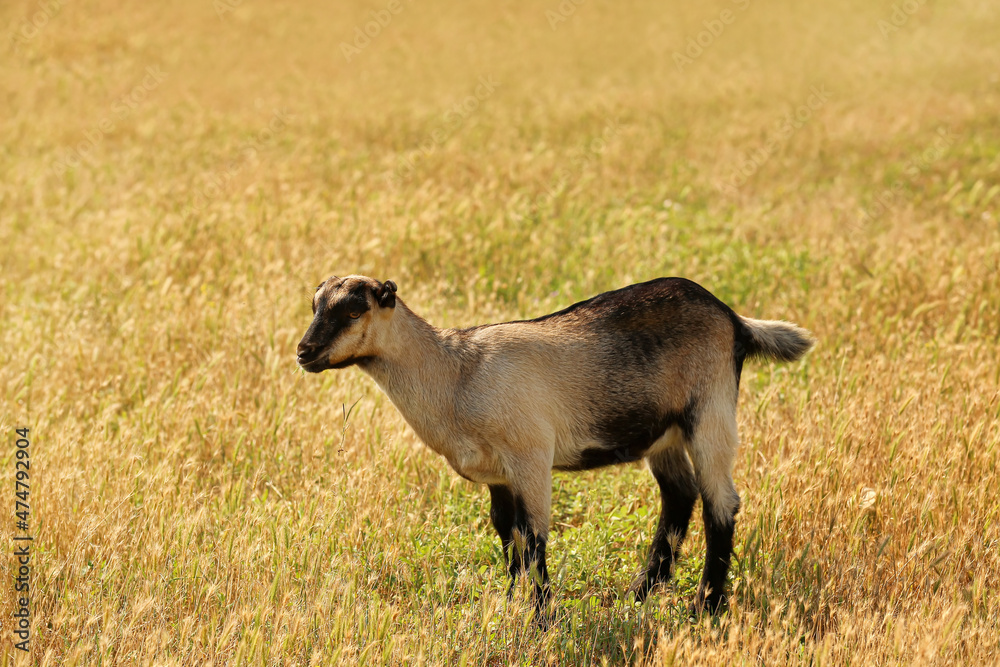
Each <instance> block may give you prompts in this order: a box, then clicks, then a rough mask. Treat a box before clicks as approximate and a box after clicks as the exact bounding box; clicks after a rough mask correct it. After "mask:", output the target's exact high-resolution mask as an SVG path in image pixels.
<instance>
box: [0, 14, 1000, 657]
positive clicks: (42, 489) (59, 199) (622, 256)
mask: <svg viewBox="0 0 1000 667" xmlns="http://www.w3.org/2000/svg"><path fill="white" fill-rule="evenodd" d="M226 2H227V0H216V2H215V4H214V5H213V3H212V2H209V1H208V0H203V1H201V2H189V1H181V2H172V3H138V2H132V3H117V2H107V1H95V2H89V3H82V2H80V3H77V2H66V1H63V2H61V4H60V2H59V1H58V0H53V2H46V0H31V1H23V0H15V1H12V2H7V3H4V4H3V7H2V9H0V19H2V21H3V24H4V25H5V26H6V27H7V33H5V34H7V35H9V36H10V40H9V41H8V42H7V43H5V44H4V46H3V47H2V48H3V49H4V56H3V60H2V64H0V91H2V94H3V96H4V111H5V113H4V114H3V116H2V118H0V145H2V146H3V150H2V151H0V171H2V174H3V178H2V180H0V281H2V283H0V284H2V291H3V296H2V301H0V309H2V316H3V319H2V329H0V343H2V345H0V354H2V356H3V362H2V364H0V388H2V392H0V406H2V407H0V426H2V429H0V430H2V433H3V446H2V447H0V469H2V470H3V473H2V479H3V480H4V481H3V484H2V491H0V504H2V507H3V508H4V510H3V512H4V514H3V516H4V519H3V522H2V528H0V536H3V539H2V543H3V549H4V552H5V553H7V554H8V557H7V558H4V559H0V563H2V568H0V580H2V582H3V584H2V587H3V589H2V590H3V593H2V595H0V601H2V602H0V616H2V617H3V618H4V619H6V620H4V622H3V625H2V626H0V627H2V631H3V638H2V639H0V647H2V648H0V651H2V652H0V665H3V666H4V667H6V666H7V665H15V664H16V665H20V664H29V662H30V664H39V665H67V666H69V665H91V664H93V665H113V664H121V665H133V664H135V665H147V664H148V665H154V664H155V665H175V664H177V665H180V664H184V665H195V664H198V665H201V664H216V665H222V664H265V665H278V664H289V665H292V664H294V665H307V664H323V665H327V664H329V665H334V664H351V663H359V664H383V663H384V664H488V665H501V664H520V665H529V664H530V665H538V664H601V663H604V662H607V663H615V664H620V663H642V664H651V665H660V664H675V663H676V664H727V663H740V664H763V665H777V664H817V665H818V664H847V663H850V664H873V665H874V664H878V665H897V664H996V662H997V661H998V660H1000V654H998V650H1000V627H998V620H997V619H998V618H1000V602H998V597H997V596H996V594H995V593H994V592H993V590H994V589H995V588H996V584H997V581H998V580H1000V555H998V547H1000V510H998V507H1000V503H998V500H1000V492H998V490H997V488H998V487H997V472H996V470H997V463H998V456H1000V426H998V417H1000V395H998V384H1000V358H998V357H1000V354H998V347H1000V346H998V340H1000V278H998V274H1000V271H998V263H1000V223H998V217H1000V216H998V208H1000V207H998V203H1000V195H998V192H1000V158H998V153H1000V123H998V118H1000V93H998V83H1000V75H998V74H997V73H998V72H1000V42H998V41H997V40H996V35H997V34H1000V17H998V14H997V12H996V9H995V6H994V5H993V3H992V2H989V1H988V0H958V1H957V2H954V3H944V2H938V1H936V0H927V1H926V2H924V3H921V4H919V5H917V4H915V3H914V4H912V5H907V6H908V7H911V8H915V11H913V12H912V15H909V14H903V15H900V16H903V17H905V18H906V21H905V22H904V23H903V25H902V26H901V27H900V29H899V30H898V31H894V32H891V33H890V34H889V35H887V36H883V34H882V31H881V30H880V27H879V21H889V20H891V19H892V15H893V11H894V10H893V4H892V3H891V2H888V0H886V1H884V2H878V3H874V4H872V3H862V2H858V1H856V0H835V1H834V2H828V3H820V4H816V3H793V2H790V1H789V0H777V1H776V2H773V3H770V4H765V3H763V2H759V1H758V0H752V2H749V3H746V2H739V3H737V2H729V1H728V0H727V1H726V2H711V3H709V4H703V5H696V4H691V3H670V5H669V6H664V5H663V4H661V3H654V2H636V1H634V0H633V1H628V2H624V3H616V4H611V3H599V2H596V0H591V1H589V2H584V3H582V4H580V5H579V6H578V7H576V9H575V11H574V12H573V13H572V14H569V16H568V17H566V20H565V21H563V22H559V23H557V24H555V29H554V30H553V29H552V28H551V27H550V18H551V16H548V17H547V15H546V12H547V11H550V12H559V11H560V10H559V7H560V4H559V3H558V2H557V1H556V0H552V1H551V2H547V3H541V4H537V5H530V6H526V5H525V3H515V2H510V1H509V0H501V1H499V2H497V1H493V2H485V1H482V0H475V1H473V2H469V3H464V4H462V5H461V6H453V4H452V3H443V2H434V1H432V0H419V1H417V2H409V1H407V0H403V4H402V5H401V6H402V8H403V9H402V11H401V12H400V13H399V14H398V15H396V16H394V17H393V19H392V22H391V23H390V24H389V25H388V26H386V27H385V28H384V29H383V30H382V32H381V34H379V35H378V36H377V37H376V38H374V39H372V40H371V43H370V44H368V45H367V46H366V47H365V48H364V49H362V50H361V51H360V53H357V54H353V57H352V58H351V60H350V62H348V61H347V59H346V58H345V56H344V54H343V53H342V49H341V47H340V43H341V42H342V41H349V40H351V39H352V32H353V30H354V29H355V27H357V26H363V24H364V22H365V21H366V20H368V19H369V18H370V15H369V12H371V11H375V10H380V9H383V8H384V7H386V6H387V4H388V3H385V2H380V1H376V2H372V3H370V4H364V3H349V4H350V6H344V3H340V4H339V5H338V6H336V7H334V6H332V5H329V4H327V3H313V2H301V3H266V2H263V1H262V0H242V2H236V1H235V0H233V1H232V2H229V3H228V4H225V3H226ZM898 5H899V6H900V7H902V6H903V3H898ZM573 6H575V5H570V4H568V3H565V2H564V3H563V5H562V7H563V10H567V9H568V8H570V7H573ZM724 9H728V10H729V11H731V12H733V13H732V15H731V17H732V18H733V20H732V22H731V23H730V24H729V25H726V26H725V28H724V30H723V31H722V33H721V34H720V35H718V36H717V37H714V39H713V40H712V41H711V43H710V44H709V45H708V46H707V47H705V48H704V51H703V53H702V54H701V55H700V56H699V57H697V58H694V59H693V60H692V62H691V63H689V64H687V65H686V66H685V67H683V68H680V67H678V66H677V65H676V63H675V59H674V53H675V52H678V51H682V50H683V49H684V48H685V44H686V42H687V40H688V38H695V37H696V36H697V34H698V32H699V31H701V30H704V29H705V27H704V24H703V22H705V21H712V20H713V19H715V18H717V17H719V16H720V13H721V12H722V11H723V10H724ZM230 10H231V11H230ZM897 18H898V17H897ZM26 20H27V21H29V22H30V21H36V22H38V23H44V25H42V26H41V27H40V28H38V29H37V30H32V29H31V27H32V26H30V25H28V27H26V25H27V24H25V21H26ZM883 28H884V25H883ZM29 33H30V36H26V35H28V34H29ZM703 39H704V38H703ZM706 41H707V40H706ZM149 68H152V69H149ZM481 79H483V80H486V81H490V82H492V83H491V84H490V86H491V87H492V88H493V90H492V92H488V93H486V92H484V91H485V88H483V89H481V90H480V93H481V94H482V96H483V99H482V100H481V101H479V102H477V103H476V104H475V105H473V104H472V103H471V102H469V103H468V105H467V107H466V109H468V111H463V112H462V113H460V114H457V115H456V114H450V115H449V111H450V110H452V109H453V108H454V106H455V105H456V104H461V103H462V102H463V100H465V99H466V98H467V97H468V96H469V95H473V94H475V91H476V87H477V86H478V85H480V81H481ZM811 90H820V91H823V95H824V97H825V98H826V100H825V101H822V102H819V103H816V104H814V106H815V107H816V108H815V109H813V110H810V111H809V114H808V115H809V118H808V119H807V120H806V121H805V122H804V123H803V124H802V126H801V127H799V128H797V129H794V131H791V132H790V133H789V132H787V131H786V130H785V129H783V128H782V119H783V118H784V117H785V115H786V114H788V113H789V112H793V113H794V111H795V109H796V108H798V107H799V106H800V105H803V104H807V102H808V101H809V97H810V95H811V94H813V93H812V92H811ZM813 101H814V103H815V102H816V100H813ZM472 106H476V108H475V109H472V108H471V107H472ZM88 137H90V138H88ZM422 146H423V147H424V148H426V150H422V149H421V147H422ZM81 152H82V153H83V154H82V155H81ZM748 154H749V155H756V156H757V157H758V161H759V162H760V163H761V164H760V165H759V166H758V165H748V166H747V167H746V172H747V174H749V175H747V174H744V176H743V177H740V176H739V175H738V170H739V169H741V167H742V165H743V164H744V163H745V161H746V159H747V158H746V156H747V155H748ZM67 161H70V162H72V163H74V164H75V166H69V167H65V166H63V165H64V164H65V163H66V162H67ZM751 171H752V172H753V173H752V174H750V172H751ZM734 178H735V180H734ZM737 181H738V182H739V183H740V184H739V187H735V186H734V185H735V183H736V182H737ZM880 197H882V199H883V203H882V204H879V203H878V201H879V198H880ZM865 211H868V213H869V214H867V215H866V214H865ZM347 272H360V273H368V274H372V275H375V276H378V277H380V278H391V279H393V280H395V281H396V282H397V283H398V284H399V294H400V296H401V297H402V298H403V299H404V300H406V302H407V303H408V304H410V305H411V306H412V307H413V308H415V309H416V310H417V312H420V313H421V314H423V315H424V316H426V317H427V318H429V319H430V320H431V321H433V322H435V323H436V324H439V325H444V326H458V325H470V324H474V323H479V322H483V321H489V320H496V319H506V318H516V317H524V316H535V315H540V314H544V313H546V312H550V311H551V310H553V309H556V308H558V307H561V306H565V305H567V304H569V303H571V302H573V301H575V300H578V299H580V298H584V297H587V296H590V295H592V294H594V293H597V292H599V291H603V290H606V289H611V288H615V287H619V286H622V285H624V284H627V283H630V282H634V281H639V280H643V279H648V278H651V277H654V276H659V275H682V276H686V277H689V278H691V279H694V280H696V281H698V282H700V283H702V284H703V285H705V286H706V287H708V288H709V289H710V290H712V291H713V292H715V293H716V294H717V295H718V296H720V298H722V299H724V300H725V301H727V302H728V303H730V305H732V306H733V307H734V308H735V309H736V310H737V311H738V312H740V313H743V314H746V315H750V316H755V317H767V318H785V319H790V320H793V321H796V322H798V323H800V324H802V325H803V326H806V327H808V328H810V329H811V330H812V331H813V332H814V333H815V334H816V335H817V337H818V338H819V341H820V342H819V345H818V347H817V349H816V350H815V351H814V352H813V353H812V354H811V355H810V356H809V357H808V358H807V359H806V360H805V361H804V362H802V363H800V364H796V365H791V366H768V365H756V366H750V367H748V368H747V370H746V372H745V376H744V384H743V391H742V397H741V411H740V426H741V433H742V439H743V445H742V449H741V454H740V458H739V460H738V462H737V465H736V470H735V476H736V480H737V486H738V488H739V489H740V491H741V493H742V496H743V509H742V512H741V514H740V516H739V523H738V529H737V530H738V532H737V545H736V562H735V564H734V568H733V573H732V575H731V586H732V591H733V604H732V608H731V610H730V611H729V613H728V614H726V615H724V616H723V617H721V618H719V619H715V620H712V619H700V620H692V619H689V618H688V617H687V615H686V613H685V605H686V603H687V601H689V600H690V598H691V596H692V594H693V591H694V587H695V585H696V581H697V576H698V571H699V567H700V561H701V558H702V557H703V556H702V554H703V550H704V540H703V535H702V531H701V526H700V522H699V521H695V522H694V523H693V530H692V533H691V536H690V539H689V541H688V543H687V545H686V547H685V550H684V554H685V555H684V557H683V559H682V561H681V563H680V565H679V568H678V579H677V581H676V583H675V584H674V585H672V586H671V587H670V588H668V589H667V590H664V591H663V592H661V593H660V594H659V595H658V596H655V597H654V598H653V599H652V600H651V601H650V602H648V603H647V604H646V605H645V606H643V607H633V606H629V605H627V604H625V603H624V601H622V600H621V596H622V594H623V591H624V589H625V587H626V585H627V583H628V582H629V581H630V578H631V575H632V574H633V573H634V572H635V571H636V569H637V568H638V566H639V564H640V562H641V559H642V558H643V555H644V552H645V549H646V546H647V544H648V541H649V539H650V537H651V534H652V530H653V526H654V522H655V513H656V510H657V507H658V498H657V492H656V489H655V484H654V483H653V481H652V479H651V478H650V476H649V474H648V472H646V471H645V470H643V469H642V468H639V467H627V468H618V469H613V470H604V471H595V472H591V473H586V474H582V475H575V476H573V475H565V474H560V475H558V476H557V478H556V483H555V489H556V490H555V497H554V513H553V536H552V542H551V547H550V552H551V554H552V564H551V569H552V571H553V573H554V585H555V591H556V601H557V613H558V614H559V616H560V619H559V621H558V623H557V624H556V627H555V628H554V629H553V630H552V631H550V632H548V633H546V634H540V633H539V632H537V631H536V630H534V628H533V627H532V626H531V625H530V624H528V623H527V622H526V618H527V609H528V605H526V604H525V601H526V600H525V593H526V591H525V590H524V589H522V590H521V591H520V592H519V594H518V596H516V599H515V601H514V602H513V603H509V604H508V603H507V602H506V601H505V599H504V597H503V590H504V587H505V583H504V575H503V569H502V566H501V565H500V560H501V556H500V553H499V548H498V546H497V544H496V542H497V540H496V539H495V536H494V534H493V531H492V528H491V527H490V526H489V523H488V517H487V513H488V509H487V503H488V499H487V494H486V492H485V489H482V488H478V487H475V486H473V485H471V484H468V483H466V482H464V481H462V480H460V479H459V478H458V477H457V476H456V475H455V474H454V473H452V472H451V471H450V470H449V469H448V468H447V465H446V463H445V462H444V461H443V460H440V459H438V458H436V457H435V456H434V455H433V454H431V453H430V452H429V451H427V450H425V449H423V448H422V447H421V446H419V444H418V443H417V442H416V439H415V437H414V435H413V434H412V432H411V431H410V430H408V428H407V427H406V426H405V424H404V423H403V421H402V419H401V418H400V417H399V415H398V414H397V413H396V411H395V409H394V408H393V407H392V406H391V405H390V404H389V402H388V401H387V400H386V399H385V398H384V397H383V396H382V395H381V394H380V393H379V392H378V391H377V390H376V389H375V387H374V386H373V383H372V382H371V381H370V380H368V379H367V378H366V377H364V376H363V375H362V374H361V373H360V372H358V371H356V370H348V371H342V372H328V373H325V374H323V375H321V376H307V375H305V374H303V373H302V372H300V371H298V370H297V369H296V366H295V364H294V353H293V349H294V345H295V343H296V342H297V340H298V338H299V336H300V335H301V334H302V332H303V331H304V329H305V327H306V326H307V325H308V322H309V319H310V312H309V294H310V292H311V288H312V286H314V285H315V284H316V283H318V282H319V281H320V280H321V279H322V278H324V277H326V276H327V275H329V274H331V273H347ZM355 402H357V404H356V405H355V406H354V409H353V411H352V412H351V413H350V417H349V419H346V420H345V413H346V407H349V406H351V405H353V404H354V403H355ZM25 425H26V426H30V428H31V429H32V431H31V432H32V436H33V450H32V464H33V467H32V471H31V472H32V477H31V483H32V490H31V501H32V507H33V514H32V526H33V529H32V532H33V534H34V536H35V549H36V551H35V559H34V562H33V567H34V571H33V586H34V598H33V614H34V618H33V639H32V655H31V657H30V659H29V658H27V657H26V656H24V655H22V654H20V652H16V651H14V649H13V648H12V642H11V641H10V639H11V634H10V632H9V623H8V620H9V619H10V617H11V613H13V608H14V607H13V600H12V598H13V596H12V595H10V594H9V593H10V592H12V588H13V584H12V583H11V582H12V577H13V559H12V558H10V556H9V554H10V552H11V551H12V547H11V545H12V544H13V543H12V541H11V537H12V535H13V531H14V525H13V519H12V518H11V516H10V511H9V510H8V508H11V511H12V509H13V492H14V489H13V472H14V462H13V450H14V435H13V432H14V428H15V426H25ZM696 516H697V515H696Z"/></svg>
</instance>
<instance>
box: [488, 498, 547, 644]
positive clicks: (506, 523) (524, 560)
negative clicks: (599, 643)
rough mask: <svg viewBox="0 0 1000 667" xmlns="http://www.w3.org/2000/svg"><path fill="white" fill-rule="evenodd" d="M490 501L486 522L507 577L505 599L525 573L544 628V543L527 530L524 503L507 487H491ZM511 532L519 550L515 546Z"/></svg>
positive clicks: (527, 522) (545, 591)
mask: <svg viewBox="0 0 1000 667" xmlns="http://www.w3.org/2000/svg"><path fill="white" fill-rule="evenodd" d="M490 501H491V507H490V519H492V521H493V527H494V528H496V531H497V534H499V535H500V543H501V545H502V546H503V553H504V560H505V562H506V563H507V572H508V573H509V574H510V586H509V587H508V588H507V596H508V597H511V596H512V595H513V592H514V583H515V581H516V580H517V575H518V574H520V573H521V572H527V573H528V574H529V575H530V576H531V577H532V581H533V583H534V600H535V608H536V609H537V610H538V619H539V624H540V625H541V626H543V627H544V626H545V610H546V608H547V606H548V602H549V596H550V591H549V571H548V567H547V566H546V565H545V543H546V540H545V538H544V537H542V536H540V535H538V534H537V533H535V532H534V531H533V530H532V529H531V524H530V521H529V518H528V512H527V510H526V509H525V506H524V502H523V501H522V500H521V499H520V498H518V497H515V496H514V494H513V493H512V492H511V490H510V489H509V488H508V487H506V486H503V485H491V486H490ZM515 532H516V533H517V536H516V537H518V538H520V541H522V543H523V546H518V544H517V540H515Z"/></svg>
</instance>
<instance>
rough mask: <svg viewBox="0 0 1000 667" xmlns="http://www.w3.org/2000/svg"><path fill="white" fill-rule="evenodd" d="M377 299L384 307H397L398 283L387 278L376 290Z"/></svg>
mask: <svg viewBox="0 0 1000 667" xmlns="http://www.w3.org/2000/svg"><path fill="white" fill-rule="evenodd" d="M375 300H376V301H378V305H379V306H381V307H382V308H395V307H396V283H394V282H392V281H391V280H387V281H385V282H384V283H382V286H381V287H379V288H378V291H376V292H375Z"/></svg>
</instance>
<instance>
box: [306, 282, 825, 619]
mask: <svg viewBox="0 0 1000 667" xmlns="http://www.w3.org/2000/svg"><path fill="white" fill-rule="evenodd" d="M312 308H313V314H314V318H313V321H312V324H311V325H310V326H309V329H308V331H306V333H305V336H303V337H302V341H301V342H300V343H299V346H298V362H299V365H300V366H301V367H302V368H303V369H305V370H307V371H309V372H310V373H319V372H321V371H324V370H327V369H330V368H346V367H348V366H352V365H355V364H356V365H358V366H359V367H360V368H361V369H362V370H364V371H365V372H366V373H368V374H369V375H371V376H372V378H374V379H375V382H376V383H378V385H379V387H381V388H382V390H383V391H385V393H386V394H388V396H389V398H390V399H391V400H392V402H393V403H394V404H395V405H396V407H397V408H398V409H399V411H400V412H401V413H402V415H403V417H404V418H405V419H406V421H407V423H409V424H410V426H411V427H412V428H413V430H414V431H415V432H416V433H417V435H418V436H419V437H420V439H421V440H423V441H424V442H425V443H426V444H427V445H428V446H429V447H430V448H431V449H433V450H434V451H435V452H437V453H438V454H441V455H442V456H444V457H445V458H446V459H448V463H450V464H451V467H452V468H454V469H455V471H456V472H458V474H459V475H461V476H462V477H465V478H466V479H469V480H472V481H474V482H479V483H482V484H487V485H488V486H489V489H490V499H491V501H492V507H491V509H490V518H491V519H492V520H493V525H494V527H495V528H496V530H497V532H498V533H499V534H500V540H501V542H502V544H503V552H504V558H505V560H506V562H507V566H508V571H509V573H510V576H511V589H512V588H513V585H514V579H515V578H516V576H517V575H518V573H520V572H523V571H530V569H531V568H535V573H536V575H537V576H536V577H535V587H534V597H535V603H536V605H537V607H538V610H539V618H544V614H543V612H544V608H545V606H546V603H547V600H548V596H549V578H548V571H547V570H546V567H545V543H546V537H547V535H548V530H549V510H550V504H551V497H552V471H553V470H589V469H591V468H599V467H601V466H607V465H614V464H617V463H627V462H630V461H638V460H640V459H646V461H647V463H648V464H649V468H650V470H651V471H652V473H653V477H655V478H656V481H657V483H658V484H659V486H660V493H661V496H662V507H661V510H660V521H659V525H658V526H657V528H656V534H655V536H654V537H653V543H652V546H651V548H650V551H649V560H648V564H647V566H646V568H645V572H644V573H643V574H641V575H640V576H639V577H638V578H637V579H636V580H635V582H634V583H633V584H632V586H631V588H630V589H629V590H630V591H631V592H633V593H634V594H635V596H636V598H637V599H638V600H640V601H641V600H643V599H645V597H646V595H647V594H648V593H649V591H650V589H651V588H652V587H653V586H655V585H656V584H658V583H660V582H666V581H668V580H669V578H670V574H671V570H672V568H673V564H674V561H675V560H676V558H677V552H678V549H679V548H680V544H681V540H683V539H684V535H685V534H686V532H687V528H688V523H689V521H690V519H691V513H692V510H693V508H694V503H695V500H696V499H697V498H698V496H699V495H700V496H701V499H702V516H703V518H704V522H705V538H706V542H707V554H706V557H705V569H704V572H703V574H702V578H701V585H700V586H699V588H698V593H697V597H696V599H695V608H696V609H697V610H702V609H706V608H707V609H708V610H710V611H713V612H714V611H716V610H718V609H719V607H720V606H721V605H722V603H723V602H724V600H725V596H724V585H725V582H726V573H727V572H728V570H729V560H730V555H731V552H732V547H733V531H734V528H735V522H736V512H737V511H738V509H739V505H740V498H739V495H737V493H736V488H735V486H734V485H733V478H732V467H733V461H734V457H735V455H736V448H737V445H738V437H737V434H736V400H737V393H738V389H739V382H740V371H741V370H742V368H743V360H744V359H746V358H747V357H758V358H763V359H775V360H779V361H794V360H796V359H798V358H800V357H801V356H802V355H803V354H805V353H806V351H808V350H809V348H810V347H812V344H813V340H812V338H811V337H810V335H809V333H808V332H807V331H805V330H804V329H800V328H798V327H796V326H794V325H792V324H789V323H787V322H776V321H766V320H753V319H749V318H745V317H740V316H739V315H737V314H736V313H734V312H733V311H732V310H731V309H730V308H729V307H728V306H726V305H725V304H724V303H722V302H721V301H719V300H718V299H717V298H715V297H714V296H713V295H712V294H711V293H709V292H708V291H707V290H705V289H704V288H702V287H700V286H699V285H697V284H695V283H693V282H691V281H689V280H684V279H682V278H660V279H658V280H652V281H650V282H646V283H642V284H639V285H631V286H629V287H625V288H622V289H619V290H615V291H613V292H605V293H604V294H600V295H598V296H595V297H594V298H592V299H588V300H587V301H582V302H580V303H577V304H575V305H572V306H570V307H569V308H566V309H564V310H561V311H559V312H557V313H553V314H551V315H546V316H544V317H540V318H538V319H534V320H526V321H516V322H504V323H501V324H487V325H483V326H478V327H472V328H471V329H437V328H435V327H433V326H431V325H430V324H428V323H427V322H426V321H424V320H423V319H421V318H420V317H419V316H417V315H415V314H414V313H413V311H411V310H410V309H409V308H407V307H406V305H405V304H404V303H403V301H402V300H401V299H399V298H398V297H397V296H396V285H395V284H394V283H393V282H391V281H386V282H384V283H380V282H379V281H377V280H374V279H372V278H367V277H365V276H348V277H346V278H337V277H332V278H329V279H327V280H325V281H324V282H323V283H322V284H320V285H319V287H317V288H316V294H315V295H314V296H313V301H312ZM515 534H517V535H518V536H519V537H520V539H521V541H522V543H523V547H518V546H515V543H514V538H515Z"/></svg>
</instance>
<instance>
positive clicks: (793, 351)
mask: <svg viewBox="0 0 1000 667" xmlns="http://www.w3.org/2000/svg"><path fill="white" fill-rule="evenodd" d="M740 321H741V322H742V323H743V336H742V339H743V340H742V341H741V342H742V343H743V348H744V349H745V350H746V356H748V357H751V358H758V359H773V360H774V361H798V360H799V359H801V358H802V356H803V355H804V354H805V353H806V352H808V351H809V349H810V348H811V347H812V346H813V345H815V343H816V340H815V339H814V338H813V337H812V334H811V333H809V332H808V331H806V330H805V329H803V328H802V327H798V326H795V325H794V324H792V323H791V322H782V321H780V320H755V319H752V318H749V317H741V318H740Z"/></svg>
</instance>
